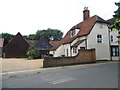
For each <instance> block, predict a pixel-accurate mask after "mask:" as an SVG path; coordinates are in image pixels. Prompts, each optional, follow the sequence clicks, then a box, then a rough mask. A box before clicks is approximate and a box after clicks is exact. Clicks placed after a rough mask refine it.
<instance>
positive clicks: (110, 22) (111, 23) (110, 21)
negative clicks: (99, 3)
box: [107, 18, 115, 25]
mask: <svg viewBox="0 0 120 90" xmlns="http://www.w3.org/2000/svg"><path fill="white" fill-rule="evenodd" d="M107 21H108V22H109V24H110V25H113V24H114V23H115V19H114V18H111V19H109V20H107Z"/></svg>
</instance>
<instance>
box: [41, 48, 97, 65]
mask: <svg viewBox="0 0 120 90" xmlns="http://www.w3.org/2000/svg"><path fill="white" fill-rule="evenodd" d="M94 62H96V54H95V49H89V50H84V49H83V50H79V53H78V55H77V56H74V57H46V58H44V61H43V67H53V66H62V65H71V64H80V63H94Z"/></svg>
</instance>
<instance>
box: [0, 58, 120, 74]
mask: <svg viewBox="0 0 120 90" xmlns="http://www.w3.org/2000/svg"><path fill="white" fill-rule="evenodd" d="M118 62H119V61H101V60H100V61H97V62H96V63H90V64H78V65H68V66H58V67H48V68H42V67H39V68H25V69H15V70H2V72H1V73H0V74H2V75H3V74H12V73H22V72H32V71H40V70H50V69H59V68H70V67H76V66H90V65H93V66H94V65H101V64H110V63H118Z"/></svg>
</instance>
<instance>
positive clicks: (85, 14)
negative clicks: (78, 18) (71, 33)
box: [83, 7, 90, 20]
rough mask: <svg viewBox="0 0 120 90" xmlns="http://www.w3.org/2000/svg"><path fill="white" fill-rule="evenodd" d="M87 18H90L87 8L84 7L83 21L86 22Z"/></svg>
mask: <svg viewBox="0 0 120 90" xmlns="http://www.w3.org/2000/svg"><path fill="white" fill-rule="evenodd" d="M89 17H90V12H89V10H88V7H84V11H83V20H87V19H88V18H89Z"/></svg>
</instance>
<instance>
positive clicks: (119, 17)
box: [112, 2, 120, 43]
mask: <svg viewBox="0 0 120 90" xmlns="http://www.w3.org/2000/svg"><path fill="white" fill-rule="evenodd" d="M115 5H116V6H118V9H117V10H116V11H115V12H114V13H115V15H113V17H114V19H115V23H114V25H113V26H112V31H114V30H118V33H119V35H120V2H118V3H115ZM118 38H120V36H119V37H118ZM118 43H120V39H119V40H118Z"/></svg>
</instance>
